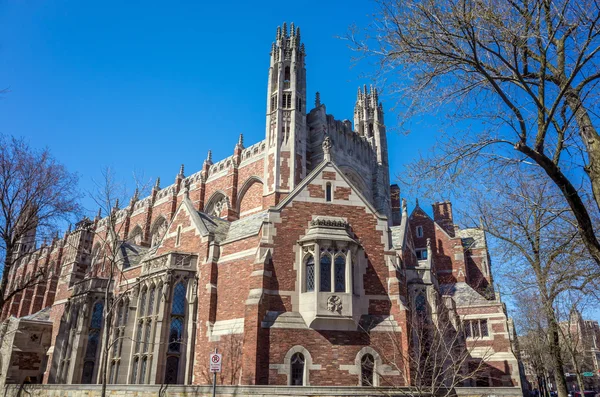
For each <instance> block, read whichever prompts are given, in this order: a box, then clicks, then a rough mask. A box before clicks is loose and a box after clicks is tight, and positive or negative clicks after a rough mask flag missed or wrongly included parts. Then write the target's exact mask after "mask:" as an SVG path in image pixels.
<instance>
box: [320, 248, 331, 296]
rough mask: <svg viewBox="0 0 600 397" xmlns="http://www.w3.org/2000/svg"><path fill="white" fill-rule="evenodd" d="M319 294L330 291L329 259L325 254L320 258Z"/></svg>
mask: <svg viewBox="0 0 600 397" xmlns="http://www.w3.org/2000/svg"><path fill="white" fill-rule="evenodd" d="M319 274H320V276H321V288H320V290H321V292H330V291H331V257H330V256H329V255H328V254H325V255H323V256H322V257H321V271H320V273H319Z"/></svg>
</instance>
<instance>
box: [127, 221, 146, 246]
mask: <svg viewBox="0 0 600 397" xmlns="http://www.w3.org/2000/svg"><path fill="white" fill-rule="evenodd" d="M143 238H144V233H143V231H142V227H141V226H140V225H139V224H138V225H136V226H135V227H134V228H133V229H132V230H131V231H130V232H129V236H127V240H128V241H129V242H130V243H132V244H135V245H141V244H142V240H143Z"/></svg>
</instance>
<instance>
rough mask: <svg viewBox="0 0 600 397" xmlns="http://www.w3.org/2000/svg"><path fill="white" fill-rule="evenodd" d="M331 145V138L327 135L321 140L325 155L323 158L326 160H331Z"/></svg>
mask: <svg viewBox="0 0 600 397" xmlns="http://www.w3.org/2000/svg"><path fill="white" fill-rule="evenodd" d="M332 146H333V144H332V143H331V138H330V137H329V136H326V137H325V139H324V140H323V155H324V156H325V159H327V160H331V147H332Z"/></svg>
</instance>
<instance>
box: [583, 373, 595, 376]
mask: <svg viewBox="0 0 600 397" xmlns="http://www.w3.org/2000/svg"><path fill="white" fill-rule="evenodd" d="M582 375H583V376H587V377H590V376H594V373H593V372H584V373H583V374H582Z"/></svg>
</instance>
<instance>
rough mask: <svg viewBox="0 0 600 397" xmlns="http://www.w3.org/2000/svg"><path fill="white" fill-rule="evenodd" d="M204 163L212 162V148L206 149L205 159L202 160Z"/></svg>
mask: <svg viewBox="0 0 600 397" xmlns="http://www.w3.org/2000/svg"><path fill="white" fill-rule="evenodd" d="M204 162H205V163H208V164H212V150H209V151H208V154H207V155H206V160H204Z"/></svg>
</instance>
